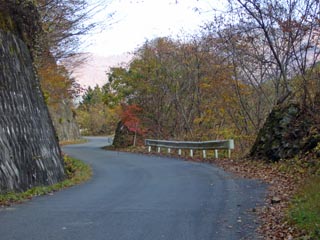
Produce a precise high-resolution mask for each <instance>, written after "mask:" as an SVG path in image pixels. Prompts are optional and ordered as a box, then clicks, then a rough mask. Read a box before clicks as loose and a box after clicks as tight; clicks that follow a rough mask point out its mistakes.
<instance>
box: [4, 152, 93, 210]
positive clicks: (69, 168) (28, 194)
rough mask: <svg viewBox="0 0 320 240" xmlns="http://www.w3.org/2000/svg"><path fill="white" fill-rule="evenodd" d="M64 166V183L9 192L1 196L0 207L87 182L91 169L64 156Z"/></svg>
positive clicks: (76, 160) (78, 161)
mask: <svg viewBox="0 0 320 240" xmlns="http://www.w3.org/2000/svg"><path fill="white" fill-rule="evenodd" d="M64 164H65V172H66V179H65V180H64V181H62V182H59V183H57V184H54V185H51V186H38V187H34V188H31V189H29V190H27V191H25V192H20V193H16V192H9V193H7V194H1V195H0V206H10V205H11V204H13V203H20V202H24V201H26V200H29V199H32V198H33V197H35V196H41V195H46V194H53V193H54V192H56V191H59V190H62V189H64V188H68V187H72V186H74V185H77V184H80V183H83V182H85V181H87V180H89V179H90V178H91V176H92V169H91V167H90V166H89V165H87V164H85V163H84V162H82V161H80V160H78V159H75V158H72V157H69V156H67V155H65V156H64Z"/></svg>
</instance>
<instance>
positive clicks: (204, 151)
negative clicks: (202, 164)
mask: <svg viewBox="0 0 320 240" xmlns="http://www.w3.org/2000/svg"><path fill="white" fill-rule="evenodd" d="M202 154H203V158H206V157H207V153H206V150H202Z"/></svg>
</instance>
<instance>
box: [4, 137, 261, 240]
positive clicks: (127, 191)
mask: <svg viewBox="0 0 320 240" xmlns="http://www.w3.org/2000/svg"><path fill="white" fill-rule="evenodd" d="M105 143H106V138H90V142H89V143H86V144H82V145H70V146H66V147H64V151H65V152H67V153H68V154H70V155H72V156H74V157H77V158H79V159H82V160H84V161H86V162H88V163H89V164H91V165H92V167H93V169H94V177H93V178H92V179H91V180H90V181H89V182H87V183H85V184H82V185H80V186H76V187H73V188H70V189H67V190H63V191H61V192H57V193H55V194H54V195H53V196H44V197H38V198H35V199H33V200H32V201H29V202H27V203H24V204H20V205H15V206H13V207H10V208H4V209H1V210H0V239H1V240H47V239H48V240H49V239H50V240H51V239H52V240H60V239H61V240H62V239H63V240H69V239H70V240H214V239H217V240H221V239H235V240H238V239H243V238H245V239H248V238H250V239H256V238H257V236H255V235H254V228H255V227H256V226H255V224H254V223H253V220H254V219H253V217H254V216H253V214H252V213H248V210H249V209H250V208H251V209H252V208H253V207H255V205H256V204H257V203H261V202H262V197H263V194H264V192H265V186H264V185H262V184H260V183H258V182H255V181H252V180H244V179H238V178H234V177H232V176H231V175H229V174H227V173H225V172H223V171H222V170H220V169H218V168H216V167H214V166H212V165H209V164H200V163H193V162H186V161H182V160H177V159H172V158H160V157H155V156H144V155H138V154H128V153H118V152H112V151H104V150H101V149H100V148H99V147H101V146H103V145H105Z"/></svg>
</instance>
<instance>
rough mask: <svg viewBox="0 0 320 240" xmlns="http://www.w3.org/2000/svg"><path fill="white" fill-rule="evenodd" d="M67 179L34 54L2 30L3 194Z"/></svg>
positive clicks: (0, 144) (0, 143) (0, 129)
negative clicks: (40, 83) (36, 72)
mask: <svg viewBox="0 0 320 240" xmlns="http://www.w3.org/2000/svg"><path fill="white" fill-rule="evenodd" d="M63 178H64V168H63V161H62V157H61V152H60V148H59V145H58V142H57V137H56V135H55V132H54V129H53V125H52V122H51V119H50V117H49V114H48V109H47V107H46V105H45V102H44V99H43V95H42V93H41V90H40V85H39V81H38V79H37V78H36V75H35V73H34V69H33V66H32V59H31V56H30V52H29V49H28V47H27V45H26V44H25V43H24V42H23V41H22V40H21V39H20V38H18V37H16V36H15V35H13V34H11V33H6V32H3V31H1V30H0V193H4V192H8V191H22V190H26V189H28V188H30V187H33V186H38V185H50V184H54V183H56V182H58V181H60V180H62V179H63Z"/></svg>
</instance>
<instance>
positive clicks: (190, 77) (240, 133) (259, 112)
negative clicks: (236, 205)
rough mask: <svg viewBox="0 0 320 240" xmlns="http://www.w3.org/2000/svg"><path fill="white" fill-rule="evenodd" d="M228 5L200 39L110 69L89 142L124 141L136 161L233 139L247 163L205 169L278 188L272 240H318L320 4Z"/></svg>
mask: <svg viewBox="0 0 320 240" xmlns="http://www.w3.org/2000/svg"><path fill="white" fill-rule="evenodd" d="M228 3H229V8H228V10H226V12H224V13H223V14H221V12H214V11H213V17H212V19H213V20H212V22H209V23H207V24H205V25H204V26H203V28H202V29H201V31H199V33H198V34H195V35H193V36H180V37H176V38H172V37H161V38H156V39H153V40H148V41H146V42H145V43H144V44H143V45H141V46H140V48H138V49H137V50H136V51H135V52H134V53H133V54H132V55H133V59H132V61H130V63H128V65H127V66H122V67H114V68H111V69H110V71H109V74H108V78H106V83H105V85H103V86H102V87H99V86H97V87H95V88H94V89H88V90H87V92H85V94H84V100H83V101H82V102H81V103H80V105H79V107H78V109H77V110H76V112H77V121H78V123H79V125H80V126H81V128H82V129H86V131H87V134H99V133H97V132H96V131H97V130H98V131H99V132H106V133H108V134H109V133H111V132H114V131H116V134H115V139H120V140H119V141H118V144H117V146H114V147H127V148H128V150H129V151H136V150H137V149H138V150H141V148H140V147H139V145H142V143H143V139H145V138H156V139H167V140H192V141H204V140H214V139H230V138H232V139H234V140H235V142H236V149H235V153H234V156H237V157H239V159H237V160H228V159H223V160H216V159H205V160H203V159H200V156H199V158H197V160H199V161H208V162H213V163H216V164H218V165H219V166H221V167H224V168H225V169H227V170H230V171H233V172H236V173H238V174H240V175H242V176H246V177H252V178H257V179H262V180H263V181H265V182H267V183H269V184H270V188H269V192H268V197H267V200H266V206H265V207H264V208H262V209H260V210H258V212H259V214H260V216H261V218H262V222H263V224H262V226H261V229H260V231H261V233H262V234H263V236H264V237H265V239H299V238H302V239H318V238H319V233H318V232H317V231H318V230H317V229H319V221H318V220H319V211H318V205H317V202H319V199H318V198H319V195H318V193H317V192H319V191H318V189H319V181H318V179H319V175H320V172H319V165H320V164H319V162H320V148H319V142H320V115H319V113H320V78H319V75H320V65H319V57H320V48H319V46H320V37H319V31H320V21H319V17H318V15H319V14H318V13H319V10H320V3H319V1H317V0H293V1H277V0H252V1H247V0H230V1H228ZM93 116H94V117H93ZM106 126H108V128H107V127H106ZM119 135H122V136H120V137H119ZM134 145H137V146H135V147H133V148H132V147H131V146H134ZM317 146H318V147H317ZM109 148H110V147H109ZM141 151H145V150H141ZM248 156H250V159H247V158H243V157H248ZM314 192H316V193H314Z"/></svg>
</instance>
